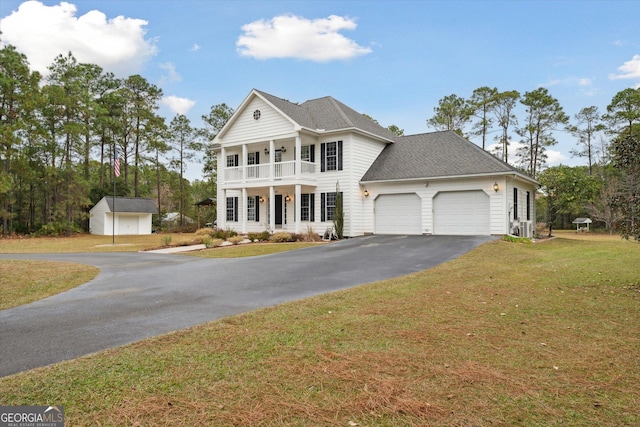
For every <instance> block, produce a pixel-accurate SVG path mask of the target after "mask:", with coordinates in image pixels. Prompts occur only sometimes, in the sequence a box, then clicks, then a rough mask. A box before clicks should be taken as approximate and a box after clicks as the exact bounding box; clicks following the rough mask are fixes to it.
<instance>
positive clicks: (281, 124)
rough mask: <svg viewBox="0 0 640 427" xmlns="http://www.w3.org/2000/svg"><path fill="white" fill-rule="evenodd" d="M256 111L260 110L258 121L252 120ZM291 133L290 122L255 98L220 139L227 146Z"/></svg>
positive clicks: (291, 124)
mask: <svg viewBox="0 0 640 427" xmlns="http://www.w3.org/2000/svg"><path fill="white" fill-rule="evenodd" d="M256 110H260V119H259V120H255V119H254V118H253V113H254V112H255V111H256ZM293 131H294V126H293V123H292V122H291V121H289V120H288V119H287V118H286V117H284V116H283V115H282V114H281V113H280V112H278V111H277V110H275V109H273V108H272V107H271V106H270V105H269V104H267V103H266V102H264V101H263V100H262V99H260V98H258V97H256V98H254V99H252V100H251V101H250V102H249V104H248V105H247V106H246V108H245V109H244V110H243V111H242V112H241V114H240V116H239V117H237V118H236V119H235V122H234V124H233V126H232V127H231V128H230V129H229V130H228V131H227V132H226V133H225V134H224V135H223V137H222V138H221V139H222V141H221V142H222V143H223V144H225V145H228V144H234V143H238V142H246V141H248V140H261V139H262V140H268V139H269V138H270V137H274V136H277V135H283V134H288V133H291V132H293Z"/></svg>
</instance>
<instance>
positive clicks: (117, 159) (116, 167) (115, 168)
mask: <svg viewBox="0 0 640 427" xmlns="http://www.w3.org/2000/svg"><path fill="white" fill-rule="evenodd" d="M113 172H114V174H115V176H116V178H117V177H119V176H120V157H118V147H115V154H114V159H113Z"/></svg>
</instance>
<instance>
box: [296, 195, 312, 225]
mask: <svg viewBox="0 0 640 427" xmlns="http://www.w3.org/2000/svg"><path fill="white" fill-rule="evenodd" d="M300 196H301V197H300V220H301V221H311V222H313V221H315V219H314V210H315V209H314V204H315V203H314V202H315V194H313V193H310V194H301V195H300Z"/></svg>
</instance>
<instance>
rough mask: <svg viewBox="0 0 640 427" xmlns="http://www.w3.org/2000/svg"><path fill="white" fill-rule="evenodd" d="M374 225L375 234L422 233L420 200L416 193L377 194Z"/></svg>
mask: <svg viewBox="0 0 640 427" xmlns="http://www.w3.org/2000/svg"><path fill="white" fill-rule="evenodd" d="M375 227H376V228H375V233H376V234H422V200H421V199H420V197H418V195H417V194H416V193H411V194H382V195H380V196H378V197H377V198H376V201H375Z"/></svg>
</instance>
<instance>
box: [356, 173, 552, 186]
mask: <svg viewBox="0 0 640 427" xmlns="http://www.w3.org/2000/svg"><path fill="white" fill-rule="evenodd" d="M510 175H513V179H514V180H516V179H518V178H519V179H522V180H523V181H529V182H530V183H533V184H536V185H538V186H539V185H540V183H539V182H538V181H536V180H535V179H533V178H530V177H528V176H526V175H524V174H521V173H514V172H512V171H509V172H492V173H481V174H467V175H447V176H430V177H422V178H396V179H378V180H368V181H364V180H360V184H364V183H367V184H384V183H394V182H420V181H421V182H424V181H441V180H454V179H466V178H478V177H490V176H493V177H495V176H505V177H508V176H510Z"/></svg>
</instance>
